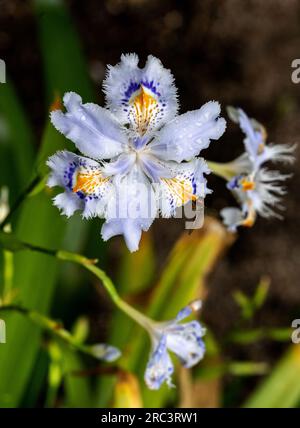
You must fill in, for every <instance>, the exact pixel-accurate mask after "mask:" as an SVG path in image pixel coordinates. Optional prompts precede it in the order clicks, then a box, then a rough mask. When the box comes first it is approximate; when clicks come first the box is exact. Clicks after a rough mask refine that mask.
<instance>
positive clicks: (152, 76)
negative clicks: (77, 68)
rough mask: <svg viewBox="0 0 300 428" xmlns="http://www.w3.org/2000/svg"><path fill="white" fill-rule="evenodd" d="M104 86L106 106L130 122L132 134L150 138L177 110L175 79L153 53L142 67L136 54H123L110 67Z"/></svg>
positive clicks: (127, 122)
mask: <svg viewBox="0 0 300 428" xmlns="http://www.w3.org/2000/svg"><path fill="white" fill-rule="evenodd" d="M103 87H104V91H105V94H106V100H107V106H108V107H109V109H110V110H111V111H112V112H113V114H114V115H116V116H117V117H118V119H119V120H120V122H121V123H123V124H125V123H126V124H129V128H130V133H131V136H133V137H136V138H139V137H141V136H144V137H145V136H149V137H150V136H151V135H152V133H153V132H154V131H155V130H157V129H159V128H160V127H161V126H162V125H163V124H164V123H167V122H168V121H169V120H171V119H172V118H173V117H174V116H175V114H176V113H177V109H178V103H177V95H176V88H175V86H174V78H173V76H172V74H171V72H170V71H169V70H167V69H165V68H164V67H163V65H162V63H161V61H160V60H159V59H157V58H155V57H153V56H149V57H148V60H147V62H146V65H145V67H144V68H139V66H138V57H137V55H135V54H128V55H122V57H121V62H120V63H119V64H117V65H116V66H109V67H108V72H107V76H106V79H105V80H104V83H103Z"/></svg>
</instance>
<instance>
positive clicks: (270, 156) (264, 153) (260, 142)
mask: <svg viewBox="0 0 300 428" xmlns="http://www.w3.org/2000/svg"><path fill="white" fill-rule="evenodd" d="M227 112H228V115H229V117H230V118H231V120H232V121H233V122H235V123H238V124H239V125H240V128H241V130H242V131H243V133H244V134H245V138H244V146H245V151H246V155H247V156H248V158H249V160H250V162H251V164H252V170H257V169H258V168H259V167H260V166H261V165H262V164H264V163H265V162H268V161H272V162H285V163H292V162H293V161H294V156H293V153H294V151H295V148H296V146H295V145H288V144H267V131H266V128H265V127H264V126H263V125H262V124H261V123H259V122H258V121H257V120H255V119H250V118H249V117H248V116H247V114H246V113H245V112H244V111H243V110H242V109H241V108H234V107H228V108H227ZM242 159H243V158H242V157H240V158H238V159H237V161H241V160H242ZM243 160H244V161H245V159H243Z"/></svg>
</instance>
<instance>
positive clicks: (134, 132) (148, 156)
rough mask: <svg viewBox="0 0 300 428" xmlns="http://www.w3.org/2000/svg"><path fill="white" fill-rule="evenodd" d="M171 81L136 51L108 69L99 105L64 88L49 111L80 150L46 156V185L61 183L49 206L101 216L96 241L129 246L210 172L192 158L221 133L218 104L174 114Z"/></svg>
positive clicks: (202, 186)
mask: <svg viewBox="0 0 300 428" xmlns="http://www.w3.org/2000/svg"><path fill="white" fill-rule="evenodd" d="M173 80H174V79H173V76H172V74H171V72H170V71H169V70H167V69H165V68H164V67H163V66H162V64H161V62H160V61H159V60H158V59H157V58H155V57H153V56H149V57H148V60H147V62H146V65H145V67H144V68H140V67H139V66H138V57H137V55H135V54H128V55H122V57H121V62H120V63H119V64H117V65H116V66H114V67H112V66H109V67H108V72H107V77H106V79H105V81H104V85H103V86H104V91H105V95H106V104H107V105H106V108H103V107H100V106H98V105H96V104H93V103H87V104H83V103H82V99H81V97H80V96H79V95H77V94H75V93H73V92H69V93H66V94H65V96H64V99H63V102H64V106H65V108H66V111H65V112H62V111H60V110H57V111H54V112H52V113H51V121H52V123H53V125H54V126H55V127H56V129H57V130H58V131H60V132H61V133H63V134H64V135H65V136H66V137H67V138H68V139H70V140H71V141H72V142H73V143H74V144H75V146H76V148H77V149H78V150H79V151H80V152H81V153H82V154H83V156H79V155H77V154H75V153H72V152H69V151H61V152H57V153H56V154H55V155H53V156H52V157H50V158H49V160H48V162H47V164H48V166H49V167H50V169H51V174H50V178H49V181H48V185H49V186H50V187H52V186H61V187H63V188H64V192H63V193H61V194H59V195H57V196H56V197H55V198H54V204H55V205H56V206H57V207H58V208H59V209H60V210H61V212H62V213H63V214H65V215H67V216H68V217H69V216H71V215H73V213H74V212H75V211H77V210H80V211H82V216H83V217H84V218H90V217H100V218H104V219H105V223H104V224H103V227H102V230H101V234H102V238H103V239H104V240H108V239H109V238H111V237H112V236H115V235H124V238H125V241H126V244H127V246H128V248H129V250H130V251H136V250H137V249H138V247H139V241H140V238H141V233H142V231H147V230H148V229H149V227H150V226H151V224H152V222H153V220H154V218H155V217H156V216H157V215H158V214H161V215H162V216H164V217H171V216H174V215H175V211H176V209H177V208H178V207H180V206H183V205H185V204H187V203H188V202H190V201H194V200H197V199H198V198H204V197H205V195H206V194H207V193H208V189H207V188H206V179H205V178H204V174H207V173H208V172H209V169H208V167H207V165H206V163H205V161H204V159H203V158H198V157H197V156H198V155H199V153H200V152H201V150H203V149H205V148H207V147H208V146H209V143H210V140H212V139H213V140H217V139H218V138H220V136H221V135H222V134H223V133H224V131H225V126H226V123H225V120H224V119H223V118H219V115H220V106H219V104H218V103H217V102H208V103H207V104H205V105H204V106H202V107H201V108H200V109H198V110H194V111H190V112H188V113H185V114H182V115H177V111H178V101H177V95H176V88H175V86H174V82H173Z"/></svg>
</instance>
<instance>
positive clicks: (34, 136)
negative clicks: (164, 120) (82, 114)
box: [0, 0, 300, 407]
mask: <svg viewBox="0 0 300 428" xmlns="http://www.w3.org/2000/svg"><path fill="white" fill-rule="evenodd" d="M237 16H238V17H239V19H238V20H237ZM299 24H300V2H299V1H298V0H290V1H289V2H286V1H284V0H274V1H272V2H271V1H266V2H261V1H259V0H247V1H244V2H241V1H238V0H226V1H225V0H224V1H211V0H201V1H200V0H199V1H192V0H188V1H185V2H181V1H179V0H178V1H176V0H175V1H171V0H166V1H164V2H161V1H158V0H151V1H150V0H103V1H101V2H99V1H96V0H88V1H85V2H82V1H79V0H73V1H63V0H32V1H21V0H19V1H17V0H0V57H1V58H2V59H4V60H5V61H6V64H7V73H8V82H7V83H6V84H1V85H0V185H1V187H2V186H6V187H7V188H8V189H9V204H10V206H11V207H14V206H15V204H17V203H18V200H19V197H20V195H22V193H23V192H24V190H26V188H28V186H29V184H30V183H31V182H32V180H35V182H37V181H38V178H39V177H41V176H43V174H45V171H46V170H45V159H46V158H47V157H48V155H49V154H52V153H54V152H55V151H56V150H57V149H62V148H64V147H66V146H68V142H67V141H66V139H65V138H63V137H62V136H61V135H60V134H58V133H57V132H56V131H55V130H54V129H53V128H52V126H51V125H50V124H49V120H48V112H49V110H50V108H51V105H52V104H53V103H57V102H59V100H60V97H61V96H62V94H63V93H64V92H65V91H68V90H74V91H76V92H78V93H80V94H81V96H82V97H83V99H84V100H85V101H88V100H93V101H96V102H99V103H100V104H101V103H102V102H103V96H102V94H101V91H100V85H101V82H102V80H103V77H104V74H105V65H106V64H107V63H112V64H115V63H116V62H118V60H119V57H120V54H121V53H122V52H136V53H138V54H139V55H140V57H141V59H142V60H144V59H145V58H146V56H147V55H148V54H149V53H151V54H153V55H156V56H158V57H159V58H160V59H161V60H162V62H163V63H164V65H166V66H167V67H169V68H171V70H172V71H173V73H174V75H175V78H176V84H177V86H178V89H179V94H180V101H181V105H182V110H183V111H185V110H188V109H193V108H197V107H198V106H199V105H201V104H203V103H204V102H206V101H207V100H209V99H217V100H218V101H220V102H221V104H222V105H223V106H224V105H226V104H232V105H240V106H242V107H243V108H244V109H245V110H246V111H247V112H248V113H249V114H250V115H251V116H254V117H256V118H257V119H259V120H260V121H261V122H264V123H265V124H266V127H267V128H268V131H269V138H270V140H271V141H276V142H280V143H293V142H297V140H298V135H299V131H300V125H299V113H300V111H299V110H300V103H299V101H300V100H299V88H298V87H297V85H295V84H292V82H291V79H290V74H291V62H292V60H293V59H294V58H297V57H298V56H299V43H300V25H299ZM69 148H70V146H69ZM241 150H242V145H241V134H240V133H239V131H237V130H236V129H234V127H232V128H231V126H229V129H228V132H227V134H226V135H225V136H224V138H222V140H221V141H220V142H217V143H215V144H212V145H211V147H210V148H209V150H207V152H206V157H207V158H208V159H214V160H217V161H227V160H230V159H232V158H233V157H234V156H235V155H238V154H239V153H240V152H241ZM299 181H300V178H299V174H298V172H297V165H296V168H295V175H294V177H293V179H292V180H291V181H290V183H289V195H288V196H287V198H286V200H285V201H286V216H285V220H284V221H283V222H276V223H275V222H273V221H269V222H267V221H263V220H259V221H258V222H257V224H256V225H255V228H254V229H253V230H245V231H241V233H240V234H239V236H238V237H233V236H232V235H230V234H228V233H227V232H226V231H225V230H224V228H223V226H222V225H221V224H220V222H219V221H218V220H217V219H216V218H217V217H218V211H219V209H220V208H222V207H224V206H225V205H228V202H229V201H230V195H229V193H227V191H226V190H225V188H224V183H223V182H222V181H221V180H219V179H218V178H215V177H210V179H209V187H210V188H213V189H214V194H213V197H209V198H207V205H208V207H207V210H206V213H207V216H206V221H205V224H204V227H203V229H201V230H198V231H194V232H193V233H192V234H191V235H188V234H187V233H186V232H184V223H183V222H181V221H179V220H170V221H168V222H166V220H157V221H156V222H155V225H154V226H153V228H152V230H151V232H148V233H147V234H145V235H144V236H143V239H142V243H141V248H140V251H139V252H137V253H134V254H129V253H128V251H127V249H126V248H125V246H124V244H123V242H122V239H119V238H115V239H113V240H112V241H111V242H110V243H109V244H108V245H106V244H104V243H103V242H102V241H101V239H100V233H99V231H100V221H99V220H93V221H89V222H86V221H82V220H81V219H80V217H79V216H75V217H74V218H72V219H70V220H68V221H66V220H65V219H64V218H63V217H61V216H60V215H59V213H58V210H57V209H56V208H54V207H53V206H52V204H51V196H52V193H51V192H50V190H49V189H47V188H45V187H44V186H42V185H40V186H39V187H37V188H34V191H33V192H32V193H31V194H30V196H29V197H28V198H27V199H26V201H25V202H24V203H22V204H21V205H20V207H19V208H18V210H16V212H15V213H14V215H13V216H12V218H11V227H12V230H13V231H14V233H15V234H16V235H17V236H18V238H20V239H22V240H25V241H27V242H30V243H32V244H35V245H40V246H43V247H47V248H63V249H66V250H70V251H76V252H79V253H81V254H84V255H86V256H87V257H97V258H98V259H99V263H100V266H101V267H102V268H104V269H105V270H106V271H107V272H108V273H109V275H110V276H111V277H112V278H113V280H114V281H115V284H116V285H117V288H118V291H119V293H120V295H121V296H122V297H123V298H124V299H125V300H127V301H128V302H129V303H131V304H132V305H134V306H135V307H137V308H139V309H140V310H142V311H143V312H145V313H147V314H148V315H150V316H151V317H153V318H155V319H157V320H163V319H169V318H173V317H174V315H175V314H176V313H177V311H178V310H179V309H180V308H181V307H183V306H184V305H185V304H186V303H188V302H189V301H190V300H192V299H193V298H196V297H200V298H201V299H202V300H203V302H204V307H203V312H202V313H201V320H202V321H203V322H204V324H205V325H206V327H207V329H208V333H207V336H206V345H207V355H206V357H205V359H204V360H203V362H201V364H199V366H197V367H196V368H194V369H193V371H187V370H185V369H182V368H179V367H178V368H177V370H176V384H177V388H176V389H172V390H169V389H168V388H167V387H163V388H161V390H160V391H159V392H151V391H148V390H147V389H146V388H145V387H144V382H143V370H144V368H145V364H146V361H147V357H148V353H149V345H150V344H149V342H148V337H147V336H146V333H145V332H144V331H143V330H141V328H140V327H139V326H137V325H135V324H134V323H133V322H132V321H131V320H130V319H129V318H127V317H126V316H125V315H124V314H122V313H120V311H118V310H117V309H115V308H114V307H113V305H112V304H111V302H110V300H109V298H108V297H107V295H106V293H105V291H104V289H103V288H101V286H100V285H101V284H100V282H99V281H98V280H97V279H95V278H94V277H92V276H91V275H89V274H88V273H86V272H85V271H84V270H83V269H82V268H81V267H79V266H77V265H73V264H70V263H61V262H58V261H57V260H56V259H54V258H51V257H50V256H47V255H44V254H37V253H32V252H20V253H18V254H11V253H9V252H8V251H4V252H2V253H1V255H0V271H1V273H0V291H1V301H2V303H3V302H7V301H8V302H11V301H13V302H17V303H21V304H22V305H23V306H25V307H26V308H28V309H30V310H35V311H38V312H39V313H40V314H44V315H47V316H48V317H50V318H52V319H55V320H60V321H61V322H62V324H63V325H64V326H65V328H66V329H68V330H69V331H70V332H71V333H72V335H73V336H72V337H73V338H74V340H75V341H76V343H78V345H80V344H83V343H98V342H102V341H104V342H107V343H110V344H112V345H115V346H118V347H120V349H121V350H122V353H123V356H122V358H121V359H120V360H118V361H117V363H116V364H107V363H99V361H97V360H96V359H94V358H92V357H91V356H87V355H85V354H83V353H82V352H78V351H77V350H76V349H74V348H72V347H70V346H69V345H68V344H67V343H65V342H64V341H61V340H59V339H57V337H55V335H51V334H49V332H48V333H47V332H45V331H44V330H43V329H41V328H40V327H39V326H37V325H36V324H34V323H32V322H31V321H30V320H29V319H27V318H26V317H24V316H23V315H22V314H15V313H9V314H8V313H4V312H3V313H0V316H1V318H3V319H5V321H6V325H7V343H6V344H5V345H4V344H0V407H65V406H66V407H107V406H114V407H142V406H146V407H164V406H182V407H220V406H221V407H223V406H225V407H297V406H298V405H299V404H300V383H299V375H300V348H299V346H300V345H291V340H290V336H291V329H290V325H291V322H292V320H293V319H294V318H297V314H298V317H299V311H300V293H299V282H298V278H299V274H300V271H299V269H300V268H299V263H297V261H298V259H299V256H300V243H299V227H300V220H299V216H298V212H297V208H298V207H299V197H300V196H299V191H298V186H297V185H298V183H299Z"/></svg>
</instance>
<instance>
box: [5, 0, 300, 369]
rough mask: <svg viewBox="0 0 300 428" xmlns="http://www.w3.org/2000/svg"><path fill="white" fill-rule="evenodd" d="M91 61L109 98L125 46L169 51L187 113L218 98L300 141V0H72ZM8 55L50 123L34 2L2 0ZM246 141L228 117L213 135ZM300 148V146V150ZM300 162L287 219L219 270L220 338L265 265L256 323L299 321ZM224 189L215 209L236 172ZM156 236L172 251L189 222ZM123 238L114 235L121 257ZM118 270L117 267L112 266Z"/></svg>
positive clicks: (252, 233) (234, 142) (12, 71)
mask: <svg viewBox="0 0 300 428" xmlns="http://www.w3.org/2000/svg"><path fill="white" fill-rule="evenodd" d="M67 3H68V5H69V8H70V10H71V14H72V17H73V19H74V21H75V24H76V27H77V30H78V32H79V36H80V39H81V42H82V47H83V51H84V54H85V56H86V58H87V61H88V64H89V70H90V75H91V78H92V79H93V81H94V84H95V90H96V91H97V96H98V101H99V103H102V102H103V96H102V93H101V82H102V79H103V77H104V73H105V65H106V64H107V63H108V64H115V63H117V62H118V61H119V58H120V55H121V53H126V52H136V53H137V54H138V55H139V56H140V59H141V62H144V61H145V59H146V57H147V55H148V54H153V55H155V56H157V57H159V58H160V59H161V60H162V62H163V64H164V65H165V66H166V67H167V68H170V69H171V70H172V72H173V74H174V76H175V79H176V85H177V87H178V90H179V97H180V103H181V112H185V111H187V110H191V109H195V108H198V107H200V106H201V105H202V104H203V103H205V102H207V101H208V100H211V99H214V100H218V101H219V102H220V103H221V105H222V106H223V114H224V115H225V106H226V105H228V104H231V105H235V106H240V107H242V108H243V109H244V110H245V111H246V112H247V113H248V114H249V115H250V116H252V117H255V118H256V119H257V120H259V121H260V122H262V123H264V124H265V126H266V128H267V130H268V135H269V141H270V142H276V143H295V142H297V141H299V140H300V138H299V134H300V98H299V95H300V84H299V85H297V84H294V83H292V81H291V72H292V68H291V63H292V61H293V59H295V58H300V1H296V0H273V1H271V0H265V1H262V0H260V1H259V0H251V1H245V0H243V1H241V0H240V1H238V0H226V1H225V0H223V1H222V0H219V1H213V0H199V1H192V0H190V1H187V0H186V1H180V0H178V1H171V0H165V1H161V0H160V1H159V0H103V1H96V0H89V1H82V0H77V1H68V2H67ZM0 57H1V58H3V59H5V61H6V64H7V69H8V73H9V75H10V77H11V79H12V80H13V81H14V83H15V86H16V88H17V91H18V94H19V96H20V97H21V99H22V101H23V103H24V105H25V106H26V110H27V113H28V115H29V117H30V119H31V122H32V124H33V126H34V129H35V130H36V137H37V141H39V137H40V136H41V134H42V130H43V127H44V124H45V117H46V112H45V107H44V106H45V99H44V95H43V80H42V79H43V70H42V60H41V56H40V51H39V47H38V39H37V32H36V28H35V22H34V17H33V16H32V12H31V8H30V3H29V2H27V1H20V0H19V1H16V0H6V1H0ZM242 149H243V146H242V134H241V132H240V130H239V129H238V127H237V126H236V125H233V124H231V123H228V130H227V132H226V135H225V136H224V137H222V139H221V140H220V141H218V142H215V143H212V144H211V147H210V148H209V149H208V150H207V151H206V152H205V157H206V158H207V159H211V160H216V161H229V160H231V159H233V158H234V157H235V156H237V155H239V154H240V153H241V151H242ZM298 151H299V150H298ZM298 168H299V161H298V160H297V161H296V163H295V164H294V165H293V167H292V169H293V173H294V176H293V177H292V178H291V179H290V180H289V182H288V194H287V195H286V197H285V198H284V205H285V207H286V213H285V219H284V220H283V221H278V220H265V219H259V220H258V221H257V223H256V224H255V226H254V228H253V229H250V230H241V231H240V233H239V238H238V239H237V241H236V243H235V244H234V246H233V247H232V248H231V249H230V251H229V253H228V254H227V255H226V256H225V257H224V259H223V260H222V261H221V262H220V264H219V265H218V268H217V270H216V272H215V273H214V274H213V275H212V276H211V278H210V281H209V288H210V293H209V296H208V300H207V302H206V305H205V311H204V318H205V321H206V322H207V323H208V324H209V325H210V327H211V328H212V329H213V331H214V332H215V334H216V335H219V336H220V337H221V336H222V335H223V334H224V333H225V332H226V331H228V330H230V328H231V327H232V326H233V325H234V324H235V322H236V321H237V319H238V317H239V310H238V308H237V306H236V303H235V302H234V300H233V298H232V293H233V291H234V290H236V289H242V290H243V291H244V292H245V293H248V294H251V293H253V291H254V289H255V288H256V286H257V283H258V281H259V279H260V277H261V276H262V275H269V276H270V278H271V288H270V292H269V296H268V299H267V301H266V304H265V305H264V307H263V309H261V310H260V311H259V313H258V314H257V315H256V317H255V321H254V325H255V326H259V325H267V326H268V325H270V326H282V327H287V326H289V325H290V324H291V321H292V320H293V319H294V318H299V317H300V290H299V277H300V264H299V258H300V241H299V227H300V220H299V216H298V209H299V202H300V196H299V185H300V175H299V173H298ZM209 186H210V187H211V188H213V189H214V193H213V195H212V196H209V197H208V198H207V206H208V209H209V211H211V212H212V213H213V214H215V215H218V211H219V210H220V209H221V208H222V207H224V206H226V205H228V204H232V203H233V202H234V201H233V199H232V198H231V195H230V194H229V192H228V191H227V190H226V188H225V185H224V182H223V181H222V180H219V179H217V178H215V177H210V179H209ZM153 231H154V237H155V247H156V251H157V253H158V255H159V256H161V257H160V259H161V260H164V259H165V256H166V255H167V253H168V251H169V249H170V248H171V246H172V243H173V242H174V241H175V239H176V237H177V236H178V235H179V234H180V233H181V231H182V224H181V223H178V222H176V221H170V222H169V223H168V224H167V223H165V222H163V221H161V220H158V221H156V223H155V225H154V228H153ZM118 242H119V241H115V242H114V243H113V245H112V246H111V251H112V252H113V253H114V257H115V259H116V258H117V256H116V254H118ZM111 269H112V271H113V266H112V267H111ZM281 350H282V346H281V345H280V344H278V343H277V344H274V343H270V342H259V343H258V344H256V345H251V346H248V347H243V348H239V347H231V348H230V349H228V355H230V356H231V357H235V358H244V357H245V358H247V359H254V360H255V359H257V360H261V359H264V360H269V361H273V360H274V359H275V358H277V357H278V355H279V354H280V352H281Z"/></svg>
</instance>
